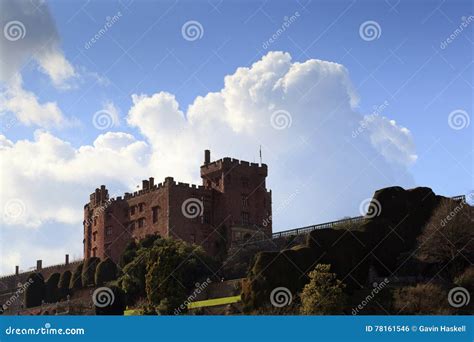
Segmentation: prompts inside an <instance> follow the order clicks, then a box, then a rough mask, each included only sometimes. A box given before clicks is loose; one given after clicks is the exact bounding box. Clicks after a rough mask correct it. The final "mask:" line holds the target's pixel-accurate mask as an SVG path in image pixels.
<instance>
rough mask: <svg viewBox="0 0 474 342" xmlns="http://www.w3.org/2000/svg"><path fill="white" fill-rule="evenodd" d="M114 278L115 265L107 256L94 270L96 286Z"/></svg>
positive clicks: (115, 274) (115, 276)
mask: <svg viewBox="0 0 474 342" xmlns="http://www.w3.org/2000/svg"><path fill="white" fill-rule="evenodd" d="M116 278H117V265H115V263H114V262H113V261H112V259H110V258H107V259H105V260H103V261H101V262H100V263H99V264H98V265H97V269H96V271H95V284H96V285H97V286H102V285H103V284H104V283H106V282H108V281H112V280H115V279H116Z"/></svg>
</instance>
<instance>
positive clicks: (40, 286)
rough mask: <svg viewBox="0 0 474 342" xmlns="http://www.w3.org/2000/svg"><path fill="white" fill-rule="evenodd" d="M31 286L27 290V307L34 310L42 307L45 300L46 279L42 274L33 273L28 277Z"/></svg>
mask: <svg viewBox="0 0 474 342" xmlns="http://www.w3.org/2000/svg"><path fill="white" fill-rule="evenodd" d="M27 283H30V285H29V286H28V287H27V288H26V290H25V306H26V307H27V308H32V307H34V306H39V305H41V303H42V301H43V299H44V278H43V275H42V274H41V273H32V274H30V275H29V276H28V280H27Z"/></svg>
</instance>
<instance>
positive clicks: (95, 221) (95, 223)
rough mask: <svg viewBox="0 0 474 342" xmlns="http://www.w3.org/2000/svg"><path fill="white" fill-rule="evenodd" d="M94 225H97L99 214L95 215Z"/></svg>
mask: <svg viewBox="0 0 474 342" xmlns="http://www.w3.org/2000/svg"><path fill="white" fill-rule="evenodd" d="M94 226H97V216H94Z"/></svg>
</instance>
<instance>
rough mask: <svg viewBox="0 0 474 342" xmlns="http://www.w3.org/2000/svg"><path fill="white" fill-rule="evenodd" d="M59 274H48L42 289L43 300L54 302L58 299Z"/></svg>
mask: <svg viewBox="0 0 474 342" xmlns="http://www.w3.org/2000/svg"><path fill="white" fill-rule="evenodd" d="M60 277H61V275H60V274H59V273H53V274H51V275H50V276H49V278H48V280H46V283H45V289H44V300H45V302H46V303H55V302H57V301H58V299H59V289H58V284H59V278H60Z"/></svg>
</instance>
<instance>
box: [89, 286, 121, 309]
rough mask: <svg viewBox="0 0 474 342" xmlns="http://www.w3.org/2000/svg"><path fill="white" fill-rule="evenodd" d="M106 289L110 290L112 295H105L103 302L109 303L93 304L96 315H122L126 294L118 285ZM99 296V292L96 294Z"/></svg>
mask: <svg viewBox="0 0 474 342" xmlns="http://www.w3.org/2000/svg"><path fill="white" fill-rule="evenodd" d="M108 289H110V290H111V292H112V296H111V297H107V299H106V302H104V303H103V304H105V303H109V305H107V306H97V305H94V308H95V314H96V315H123V313H124V311H125V308H126V306H127V304H126V296H125V293H124V292H123V290H122V289H121V288H119V287H118V286H115V285H113V286H110V287H109V288H108ZM98 296H100V294H98Z"/></svg>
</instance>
